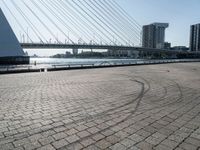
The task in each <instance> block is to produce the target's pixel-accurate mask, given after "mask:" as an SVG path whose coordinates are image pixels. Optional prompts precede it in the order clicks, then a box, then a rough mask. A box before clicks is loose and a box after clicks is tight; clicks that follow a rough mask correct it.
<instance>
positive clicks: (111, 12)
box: [97, 0, 140, 41]
mask: <svg viewBox="0 0 200 150" xmlns="http://www.w3.org/2000/svg"><path fill="white" fill-rule="evenodd" d="M97 2H98V3H99V5H100V6H101V8H102V9H104V11H105V12H107V14H108V16H110V18H113V19H114V18H115V20H117V22H118V24H121V26H123V28H126V29H127V32H129V33H133V31H134V33H136V36H137V37H135V36H134V35H133V37H134V39H137V40H139V41H140V34H138V32H140V31H137V29H135V28H132V27H131V25H130V24H129V23H128V24H126V25H124V23H125V22H127V21H122V17H120V16H119V15H117V12H116V11H114V10H113V9H111V8H110V7H109V6H108V5H106V4H105V3H103V2H102V1H101V0H98V1H97ZM131 28H132V29H131Z"/></svg>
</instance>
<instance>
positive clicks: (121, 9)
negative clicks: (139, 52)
mask: <svg viewBox="0 0 200 150" xmlns="http://www.w3.org/2000/svg"><path fill="white" fill-rule="evenodd" d="M108 2H111V3H112V4H113V5H115V6H116V8H118V10H119V12H121V13H122V14H124V16H127V19H128V20H129V21H130V22H132V23H133V24H135V25H136V27H138V29H141V27H142V26H141V25H140V24H139V23H138V22H137V21H136V20H135V19H134V18H133V17H132V16H130V15H129V14H128V13H127V12H126V11H125V10H124V9H123V8H122V7H121V6H120V5H119V4H118V3H117V2H116V1H115V0H109V1H108Z"/></svg>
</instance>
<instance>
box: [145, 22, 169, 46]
mask: <svg viewBox="0 0 200 150" xmlns="http://www.w3.org/2000/svg"><path fill="white" fill-rule="evenodd" d="M168 26H169V24H168V23H153V24H150V25H145V26H143V35H142V46H143V47H144V48H159V49H162V48H164V46H165V29H166V28H167V27H168Z"/></svg>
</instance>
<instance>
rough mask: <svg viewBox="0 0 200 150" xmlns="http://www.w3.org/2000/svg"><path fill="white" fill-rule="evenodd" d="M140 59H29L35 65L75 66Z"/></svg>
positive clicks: (131, 61)
mask: <svg viewBox="0 0 200 150" xmlns="http://www.w3.org/2000/svg"><path fill="white" fill-rule="evenodd" d="M136 61H142V59H78V58H31V59H30V63H31V64H34V63H36V64H37V65H76V64H83V65H84V64H101V63H133V62H136Z"/></svg>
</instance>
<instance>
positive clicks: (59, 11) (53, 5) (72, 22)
mask: <svg viewBox="0 0 200 150" xmlns="http://www.w3.org/2000/svg"><path fill="white" fill-rule="evenodd" d="M50 4H51V7H53V8H54V9H55V10H58V14H59V15H60V16H62V17H63V18H65V20H68V21H69V22H70V23H71V24H72V25H73V26H74V27H79V26H78V25H77V23H76V22H74V21H73V20H72V19H71V16H70V15H68V17H66V15H64V14H66V11H64V9H63V8H62V7H61V6H59V5H58V3H57V1H55V0H53V1H51V0H50ZM52 12H53V10H52ZM59 18H60V17H59ZM60 19H61V20H62V22H63V25H64V26H65V27H66V26H67V24H66V22H65V21H63V19H62V18H60ZM66 28H67V27H66ZM69 29H70V31H71V32H74V31H73V30H72V29H71V28H70V27H69ZM75 29H77V30H78V31H79V32H81V33H83V32H82V31H81V30H80V28H75ZM74 33H75V34H76V32H74ZM84 34H85V35H87V36H88V35H89V34H88V33H86V32H84ZM76 35H78V34H76ZM77 37H78V39H79V38H80V37H79V35H78V36H77ZM86 38H87V39H88V37H86ZM80 39H81V40H82V41H83V42H85V41H84V40H83V39H82V38H80Z"/></svg>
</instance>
